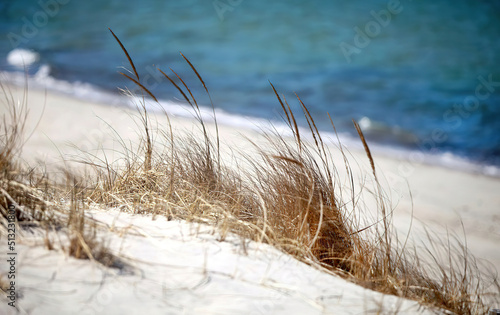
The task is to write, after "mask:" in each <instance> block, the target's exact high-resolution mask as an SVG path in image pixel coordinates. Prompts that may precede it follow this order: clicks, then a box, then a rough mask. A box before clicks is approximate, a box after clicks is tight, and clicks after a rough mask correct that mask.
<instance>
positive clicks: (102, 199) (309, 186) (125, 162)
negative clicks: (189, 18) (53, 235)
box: [0, 33, 500, 314]
mask: <svg viewBox="0 0 500 315" xmlns="http://www.w3.org/2000/svg"><path fill="white" fill-rule="evenodd" d="M113 36H114V37H115V39H116V41H117V42H118V43H119V45H120V47H121V49H122V50H123V52H124V54H125V55H126V57H127V60H128V62H129V63H130V67H131V69H132V70H131V71H130V73H129V74H127V73H122V75H124V76H125V77H127V78H128V79H129V80H131V81H132V82H134V83H135V84H136V85H137V86H138V88H139V91H140V92H139V94H138V95H135V96H136V97H137V98H136V99H137V100H138V103H137V111H138V113H139V116H138V120H139V124H140V126H142V127H141V129H142V130H141V131H140V132H141V134H142V140H141V143H140V144H139V145H138V147H131V146H127V145H126V144H125V143H126V141H124V140H123V139H119V142H120V143H122V146H123V147H122V151H123V158H122V159H121V160H120V163H114V162H115V161H109V160H108V159H107V158H106V157H105V158H97V157H96V156H94V155H92V154H90V153H89V152H82V159H81V162H82V164H85V165H86V166H87V169H88V173H86V174H84V175H78V174H77V172H76V171H71V170H69V169H65V170H63V172H62V174H63V176H60V178H53V179H51V178H49V176H48V175H47V173H44V172H40V171H35V170H34V169H32V168H30V166H29V165H24V164H22V163H20V162H19V161H20V159H19V152H20V150H21V148H22V144H23V126H24V123H25V121H26V116H27V107H26V106H27V105H28V104H27V102H25V103H24V104H23V105H24V106H21V107H19V106H17V105H16V103H15V101H14V100H13V99H9V98H6V100H5V102H6V104H8V105H9V108H10V109H11V111H10V112H9V113H10V114H9V116H8V117H4V121H3V126H4V128H3V130H2V136H1V147H0V149H1V152H0V166H1V169H2V173H1V175H0V176H1V177H0V182H1V197H0V198H1V199H0V205H1V211H2V216H0V218H1V220H2V227H3V228H5V226H6V222H7V221H8V209H9V207H12V205H14V206H15V209H16V216H17V219H16V221H17V222H18V224H19V229H21V230H22V229H23V226H22V225H23V224H31V225H35V226H37V227H39V228H41V229H45V230H46V231H48V230H50V229H59V228H64V231H65V232H66V234H67V235H68V242H65V243H64V244H63V245H62V246H61V248H62V249H63V250H65V251H66V252H67V253H68V254H70V255H72V256H74V257H76V258H81V259H93V260H96V261H99V262H101V263H103V264H105V265H107V266H113V261H115V260H116V259H118V258H116V257H113V256H112V255H111V254H110V253H109V252H108V251H107V249H106V246H105V245H104V243H105V242H104V241H103V240H99V239H98V237H97V233H96V230H97V229H98V227H97V226H96V224H95V223H94V222H92V221H90V220H89V219H88V218H86V216H85V211H86V209H88V208H89V207H90V205H91V204H92V205H93V206H96V205H97V206H98V207H100V208H103V209H108V208H111V207H114V208H120V209H122V210H123V211H127V212H131V213H140V214H147V215H151V216H152V217H155V216H165V217H167V218H168V219H169V220H171V219H181V220H187V221H192V222H202V223H207V224H210V225H213V226H215V227H217V229H218V230H219V231H220V234H221V240H223V238H224V235H227V234H228V233H235V234H237V235H240V236H241V237H243V238H246V239H250V240H254V241H258V242H264V243H268V244H271V245H273V246H275V247H276V248H278V249H280V250H282V251H284V252H286V253H289V254H291V255H293V256H294V257H296V258H297V259H299V260H301V261H303V262H305V263H307V264H310V265H312V266H316V267H317V268H321V269H322V270H324V271H325V272H331V273H335V274H337V275H339V276H341V277H344V278H345V279H348V280H350V281H352V282H354V283H357V284H359V285H362V286H364V287H366V288H369V289H372V290H376V291H379V292H383V293H386V294H392V295H396V296H400V297H404V298H409V299H412V300H415V301H418V302H419V303H421V304H422V305H426V306H430V307H436V308H439V309H444V310H448V311H451V312H454V313H456V314H486V313H487V312H488V309H489V308H490V307H491V305H492V304H491V303H493V302H497V301H498V297H499V293H500V289H499V285H498V282H497V279H496V275H494V274H489V273H484V271H482V270H481V269H480V268H479V266H478V264H477V262H476V260H475V258H474V257H473V256H472V255H471V254H470V253H469V251H468V249H467V246H466V244H464V243H462V242H461V241H460V240H458V238H453V237H448V238H447V239H440V238H437V239H436V238H434V237H433V235H432V233H430V232H429V234H428V241H429V242H428V243H426V244H425V245H424V246H417V245H414V244H412V243H411V242H408V237H405V238H404V239H403V240H401V239H400V237H399V236H398V234H397V232H396V230H395V228H394V226H393V222H392V214H393V211H394V209H393V207H392V205H391V204H390V198H389V197H388V196H387V195H386V193H385V192H384V189H383V185H382V184H381V183H380V181H379V176H380V174H378V172H377V171H378V170H377V169H376V167H375V162H374V159H373V157H372V154H371V152H370V148H369V145H368V143H367V141H366V139H365V137H364V135H363V132H362V130H361V128H359V126H358V125H357V123H356V122H353V125H354V128H355V130H356V131H357V132H358V134H359V138H360V141H361V143H362V145H363V147H364V149H365V152H366V158H367V161H368V163H369V165H370V170H369V173H368V174H365V175H366V177H369V178H370V179H371V181H370V183H369V184H368V183H361V184H357V183H355V181H356V178H355V177H354V175H353V172H352V164H351V163H357V162H356V161H351V160H350V159H349V154H348V152H347V151H346V149H345V148H344V147H343V146H342V144H341V143H339V145H338V147H337V148H336V149H337V150H338V151H339V152H337V153H340V155H341V156H342V160H343V161H344V163H343V164H342V165H338V164H336V163H334V160H333V158H332V152H331V150H332V147H331V146H329V145H327V144H326V142H325V140H324V139H323V136H322V134H321V132H320V131H319V130H318V128H317V127H316V124H315V121H314V118H313V116H312V115H311V114H310V112H309V111H308V108H307V106H306V105H305V104H304V103H303V102H302V100H301V99H300V97H299V96H298V95H297V99H296V101H297V102H298V104H299V105H300V109H301V113H300V115H303V116H304V118H305V120H306V122H307V123H308V129H306V130H305V131H304V130H303V129H301V128H299V126H298V124H297V119H296V115H297V113H295V112H294V111H292V110H291V106H290V105H289V103H288V101H287V100H286V99H285V98H284V97H283V96H281V95H280V93H279V92H278V91H277V90H276V88H275V87H274V86H273V85H272V84H270V89H271V90H272V91H273V93H274V94H275V96H276V99H277V105H279V106H281V109H282V115H283V119H284V122H285V124H286V125H287V126H288V128H289V131H290V134H291V135H292V137H285V136H283V135H282V134H280V133H279V132H278V131H268V132H266V133H265V139H266V140H265V143H257V142H253V143H252V145H253V147H254V148H255V151H256V152H257V155H253V154H250V153H246V152H239V153H235V154H234V155H232V156H231V159H232V160H231V159H229V160H228V159H227V158H224V157H223V154H222V152H223V151H224V150H225V148H223V146H222V145H221V143H222V142H221V141H220V140H221V139H220V135H219V131H218V125H217V121H216V115H215V107H214V104H213V102H212V100H211V97H210V94H209V89H208V88H207V85H206V84H205V82H204V81H203V79H202V76H201V75H200V73H199V72H198V71H197V70H196V68H195V66H194V65H193V63H191V61H190V60H189V59H188V58H187V57H185V56H184V55H182V56H181V57H182V58H183V59H184V60H185V61H186V63H187V66H188V67H189V68H190V69H191V70H192V71H193V73H194V74H195V75H196V78H197V80H198V82H196V84H198V83H200V84H201V85H202V86H203V88H204V90H205V92H206V94H207V97H208V99H209V100H210V103H211V104H212V114H213V118H214V121H215V123H211V122H210V123H207V122H206V121H205V120H204V119H203V117H202V115H201V110H200V106H199V102H198V100H197V98H196V97H195V95H193V93H192V91H191V89H190V88H189V85H188V84H187V83H186V82H185V81H184V80H183V79H182V78H181V77H180V76H179V75H178V74H177V73H176V72H174V71H173V70H171V74H167V73H166V72H164V71H163V70H161V69H158V71H160V73H162V74H163V75H164V76H165V78H167V79H168V81H169V82H170V83H171V84H173V85H174V87H175V88H176V89H177V90H178V92H179V93H180V95H181V96H182V98H183V99H184V101H185V102H186V104H189V105H190V106H191V108H192V110H193V113H194V117H195V118H196V121H197V124H198V126H199V129H200V133H197V132H191V133H189V132H188V133H179V132H177V131H174V129H173V128H172V127H171V125H170V123H169V124H168V125H166V126H162V127H161V128H159V129H155V128H153V127H152V125H153V124H152V122H151V115H150V114H149V113H148V110H147V108H148V107H147V106H146V103H147V102H153V103H154V102H158V101H157V99H156V97H155V96H154V93H153V92H152V91H150V90H149V89H148V88H147V87H146V86H144V85H143V84H142V83H141V79H140V75H139V73H138V72H137V70H136V67H135V65H134V63H133V59H132V58H131V57H130V55H129V53H128V52H127V50H126V49H125V46H124V45H123V44H122V43H121V42H120V40H119V39H118V37H117V36H116V35H115V34H114V33H113ZM192 84H195V83H192ZM4 92H5V91H4ZM4 94H5V95H8V93H4ZM164 115H165V116H166V117H167V118H168V121H169V122H170V118H169V117H168V113H166V112H164ZM332 129H333V131H334V132H335V134H336V129H335V126H334V124H333V122H332ZM158 138H160V139H161V141H158ZM308 139H310V140H308ZM248 141H252V140H250V139H248ZM228 151H231V148H229V150H228ZM338 168H342V169H343V171H342V174H343V175H341V174H340V173H341V172H340V170H339V169H338ZM361 191H363V193H362V192H361ZM367 194H368V195H370V198H373V199H374V200H375V201H376V202H375V204H376V207H377V209H371V210H376V211H374V212H375V213H376V215H375V216H374V217H371V216H367V215H366V211H365V209H364V208H363V201H362V200H360V199H361V198H364V197H363V196H366V195H367ZM61 199H64V200H69V202H67V203H66V204H64V205H63V204H61V203H60V202H59V200H61ZM372 212H373V211H372ZM2 233H5V229H4V230H2ZM53 242H54V241H53V240H50V239H49V238H48V237H47V239H46V246H47V248H49V249H51V248H54V247H55V245H54V244H53Z"/></svg>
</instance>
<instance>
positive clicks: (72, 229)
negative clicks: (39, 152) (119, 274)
mask: <svg viewBox="0 0 500 315" xmlns="http://www.w3.org/2000/svg"><path fill="white" fill-rule="evenodd" d="M0 87H1V89H2V92H3V96H4V97H5V99H3V100H2V101H3V103H4V104H3V105H5V108H6V109H7V112H6V114H5V115H4V117H2V120H3V130H2V131H1V133H0V169H1V173H0V213H1V215H0V219H1V225H0V227H1V228H0V233H1V234H6V233H7V227H8V226H9V223H10V224H12V223H14V224H15V233H16V234H17V237H20V238H21V237H22V234H21V233H22V232H26V231H27V230H26V228H27V227H29V228H30V230H29V231H31V232H33V231H36V230H37V229H38V230H45V240H44V243H45V246H46V247H47V248H48V249H49V250H52V249H55V247H56V246H55V245H56V244H54V242H53V241H52V240H51V239H50V236H49V231H52V230H63V231H64V232H65V233H66V234H67V235H68V238H69V244H68V245H64V244H62V245H61V246H62V248H63V249H65V250H66V252H67V253H68V254H69V255H70V256H73V257H75V258H78V259H95V260H96V261H98V262H100V263H103V264H105V265H107V266H111V265H113V263H114V261H115V258H114V256H113V255H112V254H111V253H109V252H108V250H107V248H106V246H104V242H102V241H100V240H98V239H97V237H96V231H97V227H96V225H95V224H94V225H92V224H89V222H88V219H87V218H86V217H85V214H84V212H83V209H81V208H80V207H79V204H80V205H83V202H81V201H80V202H79V201H78V197H80V198H81V197H82V196H83V195H82V190H84V189H83V188H82V184H77V180H76V178H77V177H76V175H75V174H74V173H72V172H70V171H69V170H63V172H62V173H63V174H66V176H65V179H64V180H63V182H64V181H65V182H66V183H61V182H60V180H59V181H57V180H51V179H50V178H49V176H48V172H47V171H45V170H43V169H42V170H41V171H40V170H36V169H35V168H31V167H29V166H26V165H24V164H23V163H21V162H20V161H21V160H20V153H21V150H22V147H23V144H24V131H25V126H26V120H27V118H28V100H27V87H26V88H25V90H24V97H23V99H22V100H20V102H19V103H16V101H15V100H14V99H13V97H12V95H11V94H10V92H9V91H8V90H7V89H6V88H5V86H3V85H1V84H0ZM68 196H70V198H68ZM65 199H70V200H71V202H70V206H69V207H65V206H63V205H61V203H60V200H65ZM11 209H15V216H14V217H13V216H12V211H11ZM11 226H12V225H10V226H9V228H10V232H9V233H14V232H13V231H14V230H13V229H12V228H11Z"/></svg>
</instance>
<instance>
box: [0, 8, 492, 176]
mask: <svg viewBox="0 0 500 315" xmlns="http://www.w3.org/2000/svg"><path fill="white" fill-rule="evenodd" d="M44 17H45V18H44ZM108 27H110V28H111V29H113V31H114V32H115V33H116V34H117V35H118V36H119V37H120V39H121V41H122V42H123V43H124V44H125V46H126V47H127V49H128V51H129V53H130V54H131V56H132V57H133V59H134V61H135V63H136V67H137V69H138V71H139V73H140V74H142V78H143V79H145V80H147V82H144V83H145V84H147V85H148V86H149V87H150V88H151V90H152V91H153V92H154V93H155V94H156V95H157V96H158V97H159V98H161V99H164V100H175V99H179V98H180V95H179V94H178V93H177V92H176V91H175V90H174V89H173V88H172V87H171V86H170V84H168V83H167V81H166V80H164V79H161V77H160V76H158V75H157V72H155V71H154V69H155V67H160V68H162V69H164V70H165V71H167V70H168V68H169V67H171V68H172V69H174V70H175V71H176V72H177V73H179V74H180V75H181V76H184V77H185V78H186V80H187V81H188V82H192V83H191V86H192V88H193V89H194V90H196V91H197V92H199V95H201V96H200V99H199V101H200V102H201V103H204V104H207V105H208V104H209V101H208V99H207V98H206V97H204V96H203V94H202V92H203V90H202V87H201V86H200V84H198V82H197V81H196V80H195V76H194V75H193V74H192V72H191V70H190V68H189V67H188V66H187V65H186V64H185V62H184V61H183V59H182V58H181V56H180V55H179V51H182V52H183V53H184V54H185V55H186V56H187V57H188V58H189V59H190V60H191V61H192V63H193V64H194V65H195V66H196V68H197V69H198V71H199V72H200V73H201V75H202V76H203V78H204V80H205V82H206V83H207V86H208V88H209V89H210V91H211V94H212V98H213V100H214V103H215V106H216V107H217V108H218V109H222V110H224V111H225V112H228V113H232V114H235V115H244V116H250V117H256V118H265V119H277V117H279V109H280V106H279V103H278V102H277V100H276V98H275V97H274V94H273V92H272V89H271V87H270V85H269V81H271V82H272V83H273V84H274V85H275V86H276V88H277V89H278V91H280V92H282V93H284V94H285V95H286V97H287V99H288V101H289V103H290V104H291V106H292V107H293V108H294V109H297V110H299V109H300V107H299V105H298V102H297V101H296V99H294V97H295V96H294V94H293V93H294V92H295V93H297V94H298V95H299V96H300V98H301V99H302V101H303V102H304V103H305V104H306V105H307V106H308V107H309V109H310V111H311V113H312V115H313V116H314V117H315V118H316V120H317V124H318V126H319V128H320V129H323V130H328V131H331V126H330V125H329V120H328V118H327V116H326V115H325V113H326V112H329V113H330V114H331V115H332V118H333V120H334V122H335V124H336V126H337V129H340V130H342V131H343V132H351V133H353V130H354V129H353V128H352V123H351V119H355V120H357V121H358V122H360V124H361V126H362V128H363V129H364V130H365V132H366V134H367V136H368V138H369V139H370V141H371V142H372V143H378V144H381V145H387V146H390V147H392V148H401V149H405V150H414V151H423V152H426V153H428V154H430V155H434V156H445V155H447V156H450V155H451V156H453V157H456V158H457V159H462V160H467V161H472V162H473V163H474V164H477V165H483V166H484V165H490V166H494V167H500V53H499V52H500V3H499V2H496V1H445V0H436V1H411V0H401V1H393V0H391V1H387V0H385V1H382V0H374V1H370V2H367V1H363V2H362V1H347V0H310V1H299V0H288V1H264V0H252V1H250V0H215V1H212V0H205V1H201V0H183V1H165V0H143V1H131V0H100V1H94V0H89V1H76V0H40V1H29V0H16V1H8V0H0V70H2V71H7V72H10V73H13V72H19V71H23V68H22V67H19V65H17V66H16V63H15V62H13V59H12V58H10V59H9V58H8V56H9V53H12V51H14V49H23V50H31V51H33V52H34V53H35V54H36V58H35V59H34V60H33V63H32V64H31V65H30V67H29V69H28V71H29V73H30V74H32V75H34V74H36V73H37V72H38V75H39V76H40V75H45V76H49V77H50V78H55V79H57V80H58V81H57V82H69V83H72V84H77V83H78V82H86V83H90V84H91V85H92V86H93V87H95V91H94V92H95V93H98V90H105V91H110V92H113V93H118V87H120V88H123V87H125V86H129V87H132V85H131V84H130V83H129V82H127V80H126V79H124V78H123V77H121V76H120V75H119V74H118V73H117V71H119V70H120V67H122V66H126V67H128V64H127V60H126V58H125V57H124V55H123V53H122V51H121V50H120V48H119V46H118V44H117V43H116V42H115V40H114V39H113V37H112V36H111V34H110V32H109V31H108V29H107V28H108ZM41 72H42V73H41ZM152 73H154V75H153V74H152ZM155 78H158V80H162V82H161V84H157V83H158V82H157V81H155ZM85 93H92V90H90V91H89V90H88V89H87V90H86V92H85ZM80 96H82V97H86V96H85V95H80ZM302 123H303V124H305V122H304V121H302Z"/></svg>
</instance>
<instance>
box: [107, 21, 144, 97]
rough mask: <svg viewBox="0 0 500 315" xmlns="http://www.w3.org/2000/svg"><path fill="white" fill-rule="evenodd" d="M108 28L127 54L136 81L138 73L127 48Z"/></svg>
mask: <svg viewBox="0 0 500 315" xmlns="http://www.w3.org/2000/svg"><path fill="white" fill-rule="evenodd" d="M108 30H109V31H110V32H111V34H113V37H114V38H115V39H116V41H117V42H118V44H120V47H121V48H122V50H123V52H124V53H125V56H127V59H128V62H129V63H130V66H131V67H132V69H133V70H134V74H135V77H136V78H137V81H139V80H140V78H139V73H137V70H136V69H135V65H134V62H133V61H132V58H130V55H129V54H128V51H127V49H125V46H123V44H122V42H121V41H120V39H118V37H117V36H116V35H115V33H114V32H113V31H112V30H111V28H108ZM150 94H151V93H150Z"/></svg>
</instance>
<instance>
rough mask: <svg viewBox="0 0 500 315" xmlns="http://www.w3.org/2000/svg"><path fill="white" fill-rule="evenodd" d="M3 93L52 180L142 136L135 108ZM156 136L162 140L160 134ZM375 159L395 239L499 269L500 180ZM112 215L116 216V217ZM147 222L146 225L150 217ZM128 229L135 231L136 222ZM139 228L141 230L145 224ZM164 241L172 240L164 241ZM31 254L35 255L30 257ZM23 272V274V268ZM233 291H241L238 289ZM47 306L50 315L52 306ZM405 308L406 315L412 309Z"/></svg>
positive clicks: (363, 163) (115, 154)
mask: <svg viewBox="0 0 500 315" xmlns="http://www.w3.org/2000/svg"><path fill="white" fill-rule="evenodd" d="M4 87H5V88H6V91H10V92H9V93H11V94H9V97H10V96H12V99H14V100H19V101H22V99H23V97H25V96H27V104H28V108H29V117H28V120H27V124H26V128H25V136H26V137H25V138H26V142H25V143H24V145H23V148H22V152H21V154H20V156H21V157H22V159H23V160H24V161H25V163H27V164H28V165H37V164H38V165H44V166H43V167H45V168H46V169H47V170H48V172H49V174H50V173H51V172H54V173H57V172H60V171H61V169H63V168H65V167H66V168H67V167H70V168H72V169H73V170H80V169H83V168H85V167H88V163H87V165H85V163H81V161H87V162H89V161H91V160H92V159H94V161H98V159H99V158H103V157H106V158H107V159H108V160H109V161H115V160H119V159H120V158H121V157H123V143H127V144H130V147H131V148H133V147H136V145H137V143H139V140H140V139H141V137H142V135H141V126H140V125H137V117H138V116H137V115H138V110H137V109H134V108H126V107H124V106H121V107H120V106H110V105H106V104H99V103H93V102H88V101H85V100H82V99H81V98H79V99H77V98H73V97H71V96H67V95H62V94H58V93H56V92H50V91H43V90H36V89H29V88H28V90H25V89H24V87H19V86H12V85H4ZM26 91H27V93H26V94H25V92H26ZM5 109H6V107H5V106H2V114H4V111H5ZM150 115H151V121H152V123H151V126H152V127H151V128H152V130H155V129H156V128H158V129H161V128H160V126H161V127H162V128H164V127H165V126H167V123H168V121H167V118H166V116H165V115H164V114H161V113H150ZM134 117H135V118H134ZM169 121H170V123H171V126H172V130H173V131H174V134H175V133H177V132H179V133H180V132H188V133H194V134H197V133H199V126H198V125H197V123H196V122H195V120H194V119H188V118H185V117H175V116H174V115H169ZM207 126H208V129H210V130H212V131H211V132H214V131H213V130H214V128H213V125H212V124H210V123H209V124H207ZM218 127H219V128H218V131H219V135H220V139H221V147H222V150H221V151H222V152H223V154H224V152H225V153H228V152H237V151H238V150H239V151H241V152H245V154H257V152H254V153H252V150H253V151H255V147H254V146H253V145H252V144H251V143H250V142H251V141H252V142H254V143H257V144H259V146H260V147H261V148H262V146H265V143H266V140H265V137H264V136H263V135H262V134H261V133H259V132H258V131H256V129H253V130H252V129H242V128H235V127H231V126H226V125H223V124H219V126H218ZM156 137H157V138H158V139H161V137H160V136H159V135H157V136H156ZM200 137H201V134H200ZM158 141H160V142H161V140H158ZM224 148H229V150H226V149H224ZM330 149H331V150H332V152H333V155H335V154H337V155H338V152H337V151H338V149H337V148H336V147H331V148H330ZM347 149H348V151H349V154H348V156H349V159H351V160H352V161H355V162H353V163H352V165H353V174H354V178H355V179H356V180H360V181H363V178H364V179H365V180H366V173H367V172H368V173H370V168H369V167H368V166H369V162H368V159H367V158H366V154H365V152H364V151H363V149H362V146H354V147H352V148H350V147H349V148H347ZM89 153H90V155H89ZM228 156H231V155H228ZM231 158H232V159H234V158H235V157H234V156H232V157H231ZM236 158H237V155H236ZM373 158H374V160H375V164H376V170H377V175H378V177H379V178H381V183H382V185H383V188H384V190H385V192H386V195H387V196H388V198H390V200H391V205H392V208H393V210H394V211H393V220H394V224H395V227H396V229H397V230H398V232H399V238H400V239H404V238H405V237H406V236H407V235H409V237H410V240H411V241H414V242H416V244H421V243H419V242H421V241H422V242H423V244H426V243H427V242H428V241H427V238H426V232H425V229H427V231H429V232H430V233H431V234H436V235H437V236H439V237H446V236H448V237H449V236H452V237H454V236H456V237H457V238H458V239H460V240H461V241H462V242H466V243H465V244H466V247H467V250H469V251H470V252H471V253H472V254H473V255H474V257H475V258H476V259H477V261H478V263H479V265H480V266H481V268H485V270H486V269H489V270H493V269H496V270H499V269H500V251H499V250H498V248H499V247H498V244H499V242H500V233H499V232H498V228H497V226H498V224H499V223H500V216H499V215H498V209H499V206H500V195H499V194H498V191H500V179H498V178H494V177H487V176H484V175H479V174H472V173H468V172H464V171H461V170H453V169H449V168H442V167H438V166H433V165H426V164H418V163H414V162H410V161H405V160H398V159H394V158H390V157H387V156H384V155H381V154H377V153H374V156H373ZM336 159H337V160H336V161H337V162H338V164H339V165H342V160H341V156H338V157H337V158H336ZM334 161H335V160H334ZM228 162H229V164H230V163H232V162H230V161H228ZM236 164H237V163H236ZM337 167H338V166H337ZM338 168H339V170H341V169H342V167H338ZM339 174H342V172H341V171H340V172H339ZM363 174H365V175H363ZM403 174H404V176H403ZM54 176H56V175H54ZM340 176H341V175H340ZM363 202H365V203H366V205H365V207H366V208H371V207H376V204H375V203H374V201H373V200H371V201H370V198H367V199H365V200H364V201H363ZM114 213H115V215H116V218H118V217H119V216H120V215H119V214H118V213H116V212H114ZM99 216H104V217H106V216H107V214H105V213H103V214H99V213H98V214H97V215H94V217H99ZM116 218H115V220H116ZM145 218H146V220H147V216H146V217H145ZM107 220H108V221H109V220H111V219H107ZM129 220H137V219H133V218H130V219H129ZM141 220H143V219H141ZM111 221H113V220H111ZM130 222H133V221H130ZM113 224H114V223H113ZM131 224H132V226H133V223H131ZM138 228H139V229H142V230H144V227H143V226H140V227H138ZM409 229H410V231H409ZM408 231H409V232H408ZM146 232H147V231H146ZM148 233H149V232H148ZM163 237H165V238H167V239H168V238H169V236H168V235H167V236H163ZM28 239H29V238H28ZM138 242H139V241H138ZM23 243H24V245H22V246H27V248H31V249H29V250H28V249H26V251H25V252H23V254H24V255H26V256H25V257H26V259H34V257H35V256H36V255H42V256H43V255H44V254H43V251H44V249H42V248H40V246H34V245H33V242H31V243H30V241H25V242H23V241H21V244H23ZM27 244H29V245H27ZM35 244H36V242H35ZM417 248H418V245H417ZM40 251H41V253H40ZM31 252H36V253H37V254H35V256H31V255H32V254H30V253H31ZM51 255H55V254H51ZM28 257H31V258H28ZM51 259H55V260H61V259H63V258H62V257H60V258H57V257H54V258H51ZM206 259H210V258H206ZM66 261H67V260H64V259H63V260H62V261H59V262H58V264H62V265H64V264H65V262H66ZM159 263H161V261H159ZM20 272H21V273H22V269H21V271H20ZM47 272H49V271H47ZM43 277H44V276H42V278H43ZM153 277H155V276H153ZM30 281H32V280H30ZM28 282H29V281H28ZM90 290H92V289H90ZM237 290H243V292H244V289H241V288H240V289H237ZM221 294H225V293H221ZM262 294H264V295H265V293H262ZM34 301H36V299H35V300H34ZM334 304H335V303H334ZM30 305H32V304H30ZM273 305H274V304H273ZM338 305H340V304H338ZM338 305H337V306H338ZM404 305H406V304H404ZM31 307H33V306H31ZM47 307H48V309H50V306H47ZM349 307H352V305H351V306H349ZM408 307H409V308H408V311H410V310H411V309H412V306H411V305H410V306H408ZM42 309H43V308H42ZM334 309H335V308H334ZM411 312H413V311H411Z"/></svg>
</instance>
